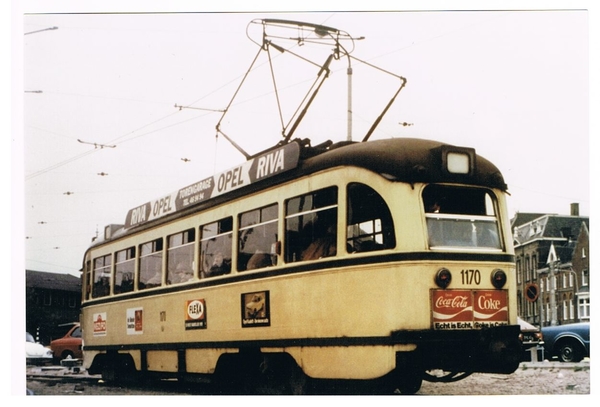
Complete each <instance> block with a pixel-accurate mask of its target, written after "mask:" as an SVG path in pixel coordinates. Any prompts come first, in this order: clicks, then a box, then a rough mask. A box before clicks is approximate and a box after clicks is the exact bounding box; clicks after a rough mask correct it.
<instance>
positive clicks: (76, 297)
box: [25, 270, 81, 345]
mask: <svg viewBox="0 0 600 407" xmlns="http://www.w3.org/2000/svg"><path fill="white" fill-rule="evenodd" d="M25 308H26V309H25V328H26V330H27V332H29V333H30V334H32V335H33V336H34V337H35V338H36V339H37V340H38V341H39V342H40V343H42V344H43V345H49V344H50V341H51V340H52V339H56V338H59V337H62V336H63V335H64V334H65V333H66V328H65V327H64V326H61V325H62V324H67V323H69V322H76V321H79V313H80V311H81V279H80V278H78V277H75V276H72V275H70V274H58V273H47V272H43V271H34V270H25Z"/></svg>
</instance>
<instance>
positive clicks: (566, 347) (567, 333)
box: [542, 322, 590, 362]
mask: <svg viewBox="0 0 600 407" xmlns="http://www.w3.org/2000/svg"><path fill="white" fill-rule="evenodd" d="M542 335H544V350H545V352H546V358H548V359H550V360H551V359H553V358H555V357H556V358H558V360H559V361H561V362H579V361H581V360H582V359H583V358H584V357H589V356H590V323H589V322H580V323H576V324H566V325H556V326H546V327H543V328H542Z"/></svg>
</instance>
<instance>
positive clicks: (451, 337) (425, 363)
mask: <svg viewBox="0 0 600 407" xmlns="http://www.w3.org/2000/svg"><path fill="white" fill-rule="evenodd" d="M519 333H520V328H519V326H518V325H505V326H498V327H490V328H482V329H477V330H437V331H436V330H420V331H395V332H393V333H392V341H393V342H394V343H402V344H409V343H412V344H416V345H417V349H416V351H415V352H416V355H415V356H416V357H417V359H418V360H419V363H420V364H421V365H422V367H423V368H424V369H425V370H429V369H443V370H449V371H460V372H479V373H506V374H508V373H512V372H514V371H515V370H517V368H518V367H519V363H520V362H521V356H522V347H521V342H520V341H519ZM397 367H400V366H397Z"/></svg>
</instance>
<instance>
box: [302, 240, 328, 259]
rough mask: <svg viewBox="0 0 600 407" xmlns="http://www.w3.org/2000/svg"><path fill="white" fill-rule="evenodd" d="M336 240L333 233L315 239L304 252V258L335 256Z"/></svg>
mask: <svg viewBox="0 0 600 407" xmlns="http://www.w3.org/2000/svg"><path fill="white" fill-rule="evenodd" d="M335 240H336V239H335V235H333V234H331V235H326V236H322V237H319V238H318V239H316V240H314V241H313V242H312V243H311V244H309V245H308V247H307V248H306V249H304V251H303V252H302V260H316V259H320V258H323V257H329V256H335V253H336V242H335Z"/></svg>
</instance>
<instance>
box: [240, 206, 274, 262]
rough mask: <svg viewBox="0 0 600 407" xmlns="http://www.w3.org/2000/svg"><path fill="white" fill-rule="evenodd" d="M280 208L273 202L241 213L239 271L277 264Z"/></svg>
mask: <svg viewBox="0 0 600 407" xmlns="http://www.w3.org/2000/svg"><path fill="white" fill-rule="evenodd" d="M278 208H279V205H277V204H273V205H269V206H266V207H263V208H260V209H254V210H252V211H248V212H244V213H242V214H241V215H240V227H239V241H238V262H237V267H238V271H244V270H253V269H260V268H264V267H270V266H274V265H276V264H277V244H278V240H279V239H278V237H277V233H278V230H277V229H278V224H279V209H278Z"/></svg>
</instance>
